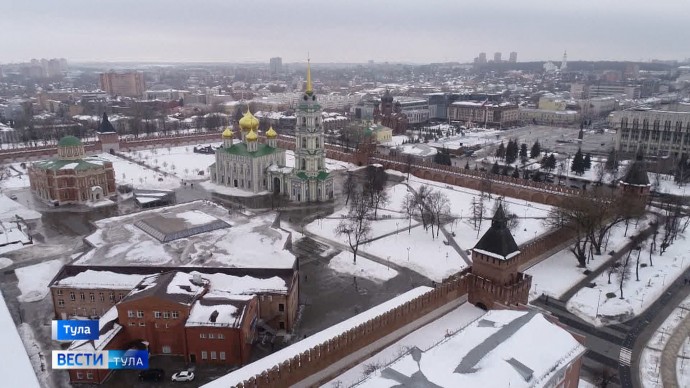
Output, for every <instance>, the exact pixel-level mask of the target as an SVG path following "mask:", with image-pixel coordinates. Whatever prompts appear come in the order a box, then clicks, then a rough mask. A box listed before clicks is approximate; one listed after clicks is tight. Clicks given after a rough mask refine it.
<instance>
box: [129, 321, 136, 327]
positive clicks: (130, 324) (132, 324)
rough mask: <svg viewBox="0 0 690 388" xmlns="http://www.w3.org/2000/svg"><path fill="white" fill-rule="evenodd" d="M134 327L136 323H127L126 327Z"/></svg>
mask: <svg viewBox="0 0 690 388" xmlns="http://www.w3.org/2000/svg"><path fill="white" fill-rule="evenodd" d="M134 325H136V323H134V322H132V321H129V323H128V324H127V326H134Z"/></svg>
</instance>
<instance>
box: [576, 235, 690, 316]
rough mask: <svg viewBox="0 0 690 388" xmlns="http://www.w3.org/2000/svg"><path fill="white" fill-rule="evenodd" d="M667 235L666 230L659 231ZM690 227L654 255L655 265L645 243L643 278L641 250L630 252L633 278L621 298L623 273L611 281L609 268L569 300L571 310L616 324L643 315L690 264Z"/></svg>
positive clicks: (627, 283)
mask: <svg viewBox="0 0 690 388" xmlns="http://www.w3.org/2000/svg"><path fill="white" fill-rule="evenodd" d="M659 234H660V235H663V230H660V231H659ZM688 236H690V231H686V233H685V234H684V235H682V236H679V238H678V239H677V240H676V242H674V243H673V244H672V245H671V246H670V247H668V249H667V250H666V252H665V253H664V254H663V256H659V251H658V250H657V252H656V254H653V255H652V261H653V264H654V266H650V265H649V264H650V262H649V247H644V246H643V248H642V250H641V254H640V263H641V264H642V265H644V264H646V265H647V266H646V267H642V266H640V269H639V272H640V280H639V281H637V280H636V276H635V263H636V261H637V252H638V251H633V253H632V255H631V256H630V264H629V265H628V266H629V267H630V278H629V280H627V281H626V282H624V284H623V297H624V299H620V289H619V284H620V280H619V279H620V277H619V276H618V275H617V274H614V275H612V276H611V284H608V273H607V272H608V271H605V272H604V273H602V274H601V275H600V276H599V277H598V278H596V279H594V283H596V287H594V288H588V287H585V288H583V289H581V290H580V291H578V293H577V294H575V296H573V297H572V298H571V299H570V300H569V301H568V304H567V308H568V310H569V311H570V312H572V313H573V314H575V315H577V316H578V317H580V318H582V319H584V320H585V321H588V322H591V323H592V324H594V325H602V324H612V323H616V322H621V321H626V320H629V319H631V318H633V317H634V316H637V315H639V314H640V313H642V312H643V311H644V310H646V309H647V307H649V305H651V304H652V303H654V301H656V300H657V298H659V296H661V294H663V292H664V290H665V289H666V288H667V287H668V286H669V285H671V283H673V281H674V280H676V278H677V277H678V276H679V275H680V274H682V273H683V272H684V271H685V270H686V269H687V268H688V267H690V252H689V251H688V245H687V242H686V241H687V238H688ZM600 292H601V295H602V296H601V303H600V306H599V317H595V315H596V310H597V301H598V299H599V293H600ZM607 293H615V294H616V296H615V297H613V298H607V297H606V294H607Z"/></svg>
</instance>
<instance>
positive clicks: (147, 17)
mask: <svg viewBox="0 0 690 388" xmlns="http://www.w3.org/2000/svg"><path fill="white" fill-rule="evenodd" d="M689 15H690V1H687V0H655V1H649V0H570V1H564V0H483V1H477V0H473V1H467V0H419V1H406V0H398V1H388V0H347V1H345V0H340V1H327V0H309V1H308V0H246V1H235V0H194V1H190V0H186V1H178V0H65V1H57V0H3V1H0V17H1V19H0V20H2V22H1V23H0V62H3V63H7V62H18V61H27V60H29V59H31V58H53V57H64V58H67V59H68V60H70V61H139V62H158V61H165V62H175V61H199V62H207V61H220V62H250V61H259V62H267V61H268V58H270V57H272V56H280V57H282V58H283V61H284V62H293V61H303V60H304V58H305V57H306V56H307V52H309V53H311V57H312V60H313V61H314V62H365V61H367V60H370V59H372V60H375V61H377V62H382V61H391V62H393V61H404V62H417V63H428V62H439V61H463V62H464V61H471V60H472V59H473V58H474V57H476V56H477V54H478V53H479V52H482V51H483V52H486V53H487V56H488V57H489V58H491V57H493V53H494V52H496V51H500V52H502V53H503V58H504V59H507V57H508V53H509V52H511V51H517V52H518V60H519V61H529V60H546V59H555V60H560V58H561V56H562V55H563V51H564V50H567V51H568V57H569V59H570V60H578V59H583V60H593V59H602V60H604V59H605V60H649V59H652V58H659V59H684V58H687V57H690V44H689V43H688V42H690V28H688V18H689V17H690V16H689Z"/></svg>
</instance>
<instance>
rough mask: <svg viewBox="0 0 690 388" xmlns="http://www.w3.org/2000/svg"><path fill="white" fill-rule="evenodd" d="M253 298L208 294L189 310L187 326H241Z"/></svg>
mask: <svg viewBox="0 0 690 388" xmlns="http://www.w3.org/2000/svg"><path fill="white" fill-rule="evenodd" d="M250 300H251V298H247V297H233V296H222V295H217V294H206V295H204V296H203V297H202V298H201V299H199V300H197V301H196V302H195V303H194V305H193V306H192V310H191V311H190V312H189V318H187V323H185V326H186V327H193V326H214V327H240V325H242V321H243V317H244V313H245V311H246V309H247V305H248V304H249V301H250Z"/></svg>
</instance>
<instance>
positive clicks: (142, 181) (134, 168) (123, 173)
mask: <svg viewBox="0 0 690 388" xmlns="http://www.w3.org/2000/svg"><path fill="white" fill-rule="evenodd" d="M97 156H98V157H99V158H101V159H106V160H109V161H111V162H113V169H114V170H115V182H116V183H117V184H130V185H133V186H134V188H137V189H159V190H170V189H174V188H177V187H180V180H179V179H178V178H176V177H174V176H171V175H168V176H165V175H163V174H162V173H160V172H156V171H154V170H152V169H150V168H146V167H144V166H141V165H138V164H136V163H133V162H130V161H128V160H125V159H122V158H120V157H117V156H115V155H111V154H106V153H102V154H98V155H97Z"/></svg>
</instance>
